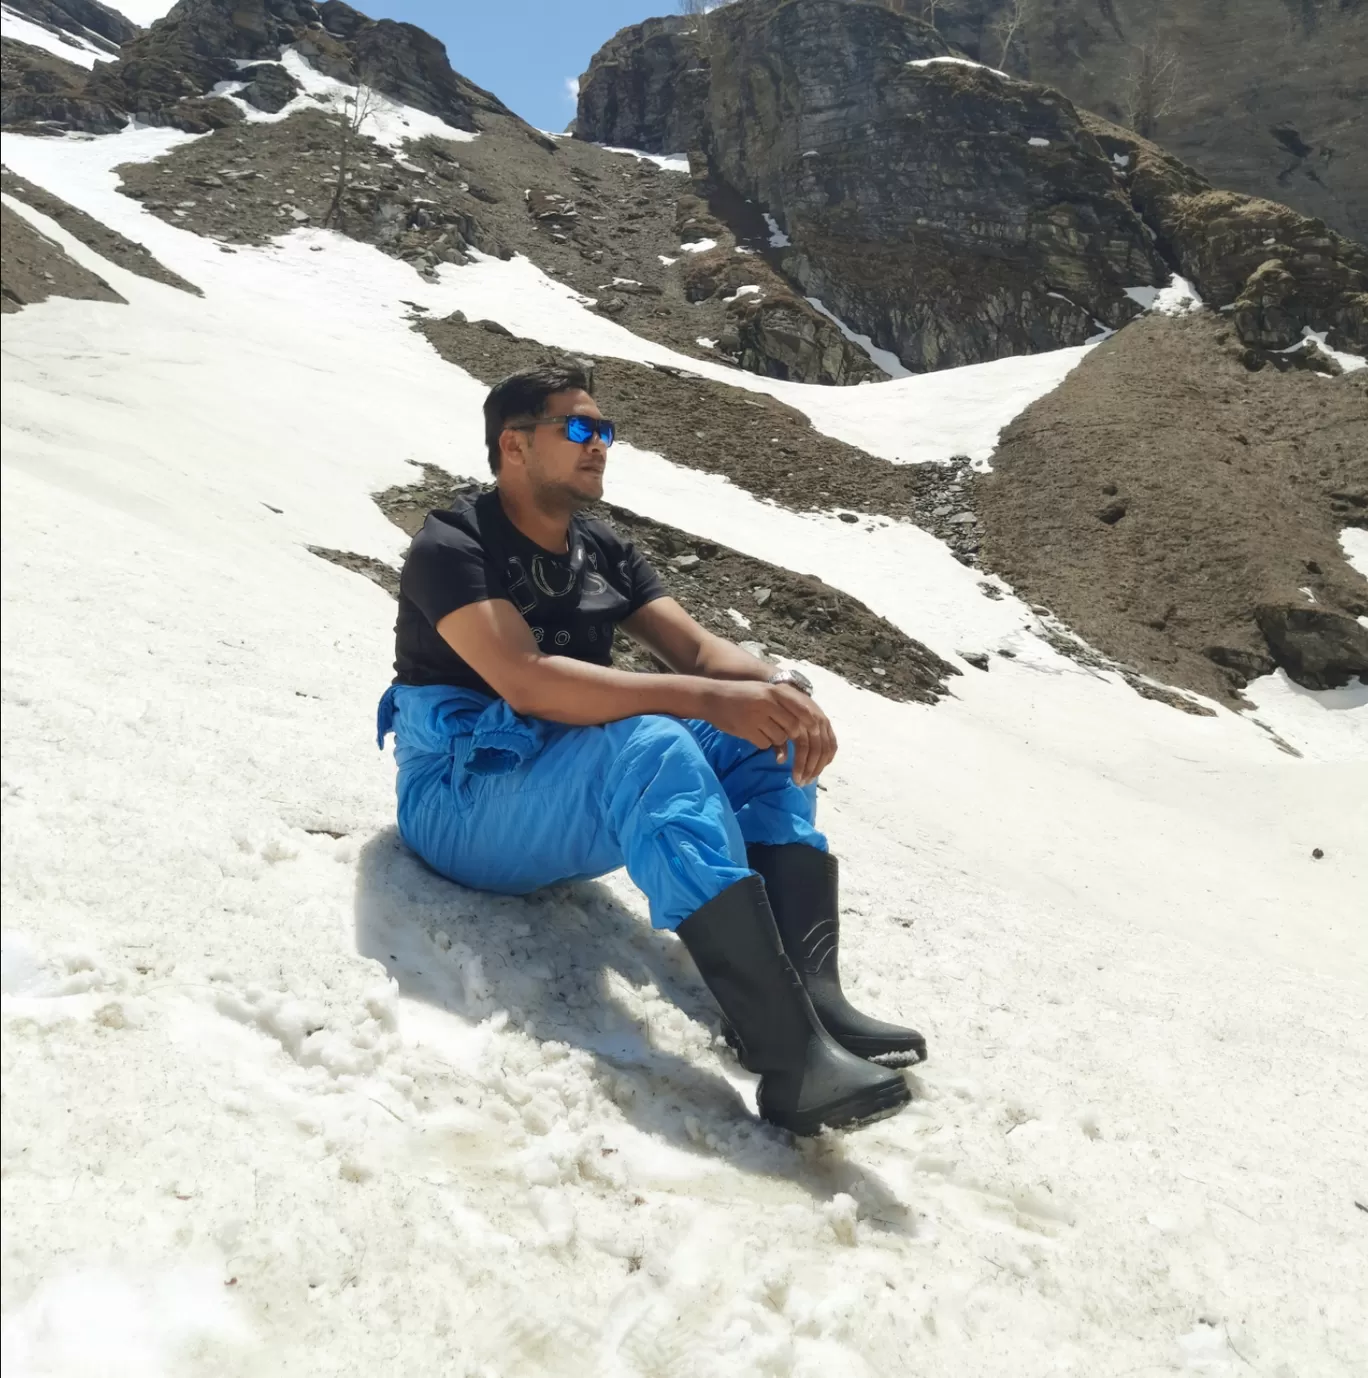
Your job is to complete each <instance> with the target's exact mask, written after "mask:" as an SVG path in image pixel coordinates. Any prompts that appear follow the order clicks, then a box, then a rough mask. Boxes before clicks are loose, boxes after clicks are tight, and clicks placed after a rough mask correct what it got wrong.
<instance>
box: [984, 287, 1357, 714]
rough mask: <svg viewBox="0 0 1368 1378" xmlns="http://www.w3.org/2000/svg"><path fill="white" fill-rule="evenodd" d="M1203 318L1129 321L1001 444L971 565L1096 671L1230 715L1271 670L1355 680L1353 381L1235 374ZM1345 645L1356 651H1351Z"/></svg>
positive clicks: (1322, 683)
mask: <svg viewBox="0 0 1368 1378" xmlns="http://www.w3.org/2000/svg"><path fill="white" fill-rule="evenodd" d="M1249 362H1250V355H1249V350H1248V348H1247V346H1245V345H1244V344H1242V343H1241V341H1240V340H1239V338H1238V336H1237V335H1236V334H1235V331H1234V329H1233V327H1232V324H1231V322H1230V321H1229V320H1228V319H1226V318H1225V317H1222V316H1220V315H1217V314H1215V313H1212V312H1206V311H1201V312H1195V313H1192V314H1190V315H1186V316H1178V317H1166V316H1161V315H1151V316H1147V317H1146V318H1145V319H1144V320H1141V321H1137V322H1136V323H1135V324H1133V325H1131V326H1129V327H1128V328H1127V329H1126V330H1124V331H1122V332H1121V333H1120V334H1118V335H1117V336H1115V337H1114V338H1113V339H1111V340H1108V341H1107V342H1106V343H1104V344H1102V345H1099V346H1098V348H1097V349H1096V350H1094V351H1093V352H1092V353H1090V354H1089V355H1088V357H1087V358H1086V359H1085V360H1084V361H1083V362H1082V363H1081V364H1080V365H1079V366H1078V368H1076V369H1075V370H1074V371H1073V372H1072V373H1071V374H1070V375H1069V376H1068V377H1067V378H1066V379H1065V380H1064V382H1063V383H1062V384H1061V385H1060V387H1059V388H1058V389H1057V390H1056V391H1055V392H1053V393H1051V394H1050V395H1049V396H1048V397H1044V398H1041V399H1040V400H1039V401H1038V402H1036V403H1034V404H1033V405H1032V406H1031V407H1029V408H1028V409H1027V410H1026V411H1025V412H1024V413H1023V414H1022V415H1021V416H1020V417H1018V418H1017V419H1016V420H1015V421H1013V422H1012V424H1011V425H1010V426H1008V427H1007V428H1006V429H1005V430H1004V431H1003V434H1002V438H1001V441H1000V443H999V446H998V449H997V452H996V454H995V455H994V456H993V472H992V473H991V474H989V475H988V476H987V477H986V478H983V479H981V480H978V481H977V482H976V483H975V485H974V490H973V499H974V506H975V509H976V511H977V513H978V515H979V517H980V519H981V520H982V523H983V530H984V538H983V543H982V550H981V560H982V562H983V564H984V565H985V566H986V567H987V568H989V569H992V570H994V571H995V572H997V573H999V574H1001V575H1002V576H1003V577H1004V578H1006V579H1007V580H1008V581H1009V582H1010V583H1011V584H1012V585H1013V587H1015V588H1016V589H1017V590H1018V591H1019V592H1020V593H1021V595H1022V596H1023V597H1024V598H1028V599H1030V600H1031V601H1032V602H1037V603H1040V604H1043V605H1044V606H1047V607H1049V608H1050V609H1052V610H1053V611H1054V612H1055V614H1056V615H1057V616H1058V617H1060V618H1061V619H1063V621H1064V622H1065V623H1067V625H1068V626H1069V627H1071V628H1073V629H1074V630H1075V631H1076V632H1078V633H1079V634H1080V635H1082V636H1083V637H1085V638H1086V639H1087V641H1088V642H1089V643H1090V644H1091V645H1093V646H1096V647H1097V648H1098V649H1099V650H1101V651H1104V652H1105V653H1106V654H1108V655H1109V656H1113V657H1115V658H1116V659H1118V660H1121V661H1125V662H1126V663H1128V664H1131V665H1134V666H1137V667H1139V668H1140V669H1142V670H1144V671H1145V672H1146V673H1147V674H1149V675H1151V676H1153V677H1154V678H1155V679H1157V680H1160V681H1162V682H1163V683H1166V684H1175V685H1180V686H1182V687H1184V688H1187V689H1191V690H1196V691H1198V692H1200V693H1203V694H1207V695H1209V696H1210V697H1212V698H1215V699H1218V700H1224V701H1225V702H1227V703H1229V704H1231V705H1232V706H1239V704H1240V703H1241V700H1240V697H1239V693H1238V691H1239V690H1240V689H1241V688H1243V687H1244V685H1245V684H1246V683H1248V681H1249V680H1251V679H1253V678H1255V677H1257V676H1259V675H1263V674H1267V673H1269V672H1270V671H1272V670H1273V669H1275V668H1276V667H1278V666H1281V667H1282V668H1284V669H1285V670H1286V671H1287V673H1288V674H1289V675H1290V676H1291V677H1292V678H1293V679H1295V680H1296V681H1297V682H1298V683H1301V684H1304V685H1306V686H1307V687H1309V688H1326V687H1330V686H1332V685H1334V684H1337V683H1338V684H1343V683H1344V682H1345V677H1346V676H1347V675H1348V674H1349V673H1363V670H1362V668H1360V669H1357V670H1356V669H1354V666H1355V665H1358V666H1360V667H1361V666H1362V660H1361V659H1358V660H1356V659H1355V657H1356V656H1360V657H1361V655H1362V650H1363V645H1364V638H1365V637H1366V636H1368V633H1365V632H1364V631H1363V629H1362V628H1360V627H1358V625H1357V623H1356V622H1355V620H1354V619H1355V618H1358V617H1362V616H1365V615H1368V581H1365V580H1364V578H1363V576H1362V575H1361V574H1359V573H1357V572H1356V571H1355V570H1354V569H1353V568H1352V567H1351V566H1350V565H1349V563H1348V561H1347V560H1346V559H1345V556H1344V551H1343V549H1342V548H1341V545H1340V541H1339V536H1340V532H1341V531H1342V529H1343V528H1344V527H1345V526H1346V525H1350V524H1353V525H1358V526H1364V525H1366V524H1368V459H1366V458H1365V456H1368V369H1359V370H1357V371H1356V372H1352V373H1345V374H1343V375H1342V376H1339V377H1333V378H1327V377H1325V376H1323V375H1319V376H1318V375H1317V374H1315V373H1314V372H1311V371H1309V370H1306V369H1296V370H1289V371H1287V372H1279V371H1278V370H1276V369H1273V368H1270V367H1264V368H1261V369H1259V370H1258V371H1251V370H1250V367H1249ZM1355 648H1357V650H1356V649H1355Z"/></svg>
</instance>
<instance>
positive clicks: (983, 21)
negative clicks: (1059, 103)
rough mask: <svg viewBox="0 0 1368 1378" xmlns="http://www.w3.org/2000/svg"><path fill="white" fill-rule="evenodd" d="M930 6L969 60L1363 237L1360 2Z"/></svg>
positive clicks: (1365, 176)
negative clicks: (1045, 89)
mask: <svg viewBox="0 0 1368 1378" xmlns="http://www.w3.org/2000/svg"><path fill="white" fill-rule="evenodd" d="M900 2H901V4H902V7H903V8H904V9H905V10H906V11H907V12H908V13H909V14H914V15H924V14H925V13H927V12H928V9H929V6H928V4H927V3H926V0H900ZM935 12H936V23H937V27H938V28H939V29H940V31H941V33H942V34H943V35H944V36H945V37H946V38H947V39H948V40H949V42H951V43H953V44H955V45H956V46H957V47H960V48H962V49H963V50H964V51H965V52H967V53H969V54H970V55H971V56H973V57H978V58H980V59H981V60H982V61H984V62H988V63H990V64H992V65H993V66H997V67H1003V68H1005V69H1006V70H1007V71H1009V72H1012V73H1014V74H1016V75H1019V76H1023V77H1028V78H1030V79H1031V80H1032V81H1039V82H1044V83H1046V84H1047V85H1050V86H1054V87H1057V88H1058V89H1059V90H1061V91H1063V92H1064V94H1065V95H1067V96H1068V97H1069V98H1070V99H1071V100H1073V101H1074V102H1076V103H1077V104H1078V105H1080V106H1083V107H1085V108H1087V109H1089V110H1095V111H1097V112H1098V113H1099V114H1101V115H1102V116H1104V117H1105V118H1106V119H1108V120H1111V121H1112V122H1114V123H1118V124H1123V125H1128V126H1132V127H1133V128H1134V129H1135V130H1136V131H1137V132H1138V133H1140V134H1142V135H1147V136H1149V137H1151V138H1155V139H1158V140H1159V141H1160V142H1161V143H1162V144H1163V145H1164V146H1165V147H1166V148H1168V149H1169V150H1171V151H1172V152H1173V153H1175V154H1177V155H1178V156H1179V157H1180V158H1182V159H1183V161H1184V162H1186V163H1189V164H1190V165H1191V166H1192V167H1194V168H1196V169H1197V170H1198V171H1199V172H1200V173H1201V174H1202V175H1203V176H1205V177H1208V178H1210V179H1211V181H1212V182H1214V183H1215V184H1216V185H1217V186H1222V187H1229V188H1230V189H1231V190H1232V191H1239V192H1244V193H1245V194H1246V195H1249V196H1261V197H1266V198H1269V199H1271V200H1274V201H1279V202H1282V203H1284V204H1286V205H1288V206H1291V207H1292V208H1293V209H1294V210H1297V211H1300V212H1301V213H1302V214H1303V215H1308V216H1312V217H1315V218H1319V219H1321V220H1324V221H1325V222H1326V223H1327V224H1328V225H1330V226H1331V228H1333V229H1336V230H1338V231H1339V232H1340V233H1341V234H1346V235H1348V236H1350V237H1351V238H1353V239H1357V240H1358V241H1360V242H1361V243H1362V242H1368V120H1365V118H1364V111H1365V109H1368V0H1239V3H1238V4H1232V3H1231V0H1024V3H1023V2H1022V0H938V3H937V5H936V10H935ZM1014 14H1017V15H1019V23H1018V24H1017V25H1016V27H1015V29H1013V27H1012V24H1011V20H1012V16H1013V15H1014Z"/></svg>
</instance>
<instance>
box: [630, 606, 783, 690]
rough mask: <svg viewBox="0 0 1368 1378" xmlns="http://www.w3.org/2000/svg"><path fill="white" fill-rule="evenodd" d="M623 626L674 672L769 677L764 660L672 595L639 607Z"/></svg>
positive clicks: (769, 669) (717, 676)
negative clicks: (719, 632) (716, 630)
mask: <svg viewBox="0 0 1368 1378" xmlns="http://www.w3.org/2000/svg"><path fill="white" fill-rule="evenodd" d="M622 629H623V631H625V632H626V633H627V634H628V635H629V636H630V637H631V638H632V640H633V641H639V642H640V643H641V644H642V645H643V646H645V647H646V649H647V650H648V651H650V652H651V653H652V654H653V655H655V656H658V657H659V658H660V659H661V660H663V661H664V662H665V664H666V665H668V666H669V667H670V669H671V670H673V671H674V672H675V673H676V674H680V675H700V676H702V677H703V678H704V679H739V680H748V679H749V680H762V681H768V680H769V678H770V676H771V675H772V674H773V673H774V666H773V665H770V664H769V663H768V662H767V661H763V660H761V659H760V658H759V657H758V656H753V655H751V653H750V652H749V651H743V650H742V649H741V647H740V646H738V645H737V644H736V643H735V642H734V641H728V640H727V638H726V637H724V636H716V635H714V633H712V632H710V631H708V629H707V628H706V627H703V626H700V625H699V624H698V623H697V622H696V621H694V619H693V618H692V617H690V616H689V614H688V613H687V612H685V611H684V609H683V608H682V607H680V606H679V604H678V603H677V602H676V601H675V600H674V599H673V598H656V599H654V600H652V601H651V602H649V603H647V604H646V606H645V607H643V608H638V609H637V610H636V612H634V613H633V614H632V615H631V616H630V617H629V618H627V620H626V621H625V622H623V624H622Z"/></svg>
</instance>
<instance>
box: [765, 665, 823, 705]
mask: <svg viewBox="0 0 1368 1378" xmlns="http://www.w3.org/2000/svg"><path fill="white" fill-rule="evenodd" d="M769 682H770V683H771V684H791V685H792V686H793V687H794V688H795V689H798V690H801V691H802V692H803V693H804V694H806V695H807V696H808V698H811V697H812V681H811V680H810V679H809V678H808V677H807V676H806V675H805V674H804V673H803V672H802V671H801V670H776V671H775V672H774V673H773V674H772V675H771V676H770V677H769Z"/></svg>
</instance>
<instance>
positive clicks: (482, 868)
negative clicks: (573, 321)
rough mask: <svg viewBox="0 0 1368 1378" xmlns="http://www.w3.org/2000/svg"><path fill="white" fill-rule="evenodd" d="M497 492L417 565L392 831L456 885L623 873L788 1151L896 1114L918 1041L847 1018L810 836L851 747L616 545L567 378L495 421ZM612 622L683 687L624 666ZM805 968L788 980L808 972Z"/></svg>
mask: <svg viewBox="0 0 1368 1378" xmlns="http://www.w3.org/2000/svg"><path fill="white" fill-rule="evenodd" d="M484 417H485V441H486V443H487V445H488V447H489V465H490V468H491V469H492V470H493V471H494V475H495V478H496V480H497V487H496V488H495V489H494V490H493V491H492V492H487V493H484V494H482V495H481V496H479V497H477V498H476V499H475V500H474V501H464V500H463V501H461V502H460V503H458V504H457V505H456V506H455V507H453V508H452V509H451V510H450V511H444V512H433V513H431V514H430V515H429V517H428V518H427V522H426V524H425V525H424V526H423V529H422V530H421V531H420V532H419V533H418V535H417V536H416V537H415V539H414V541H413V545H412V547H411V548H410V550H409V553H408V558H407V559H406V560H405V562H404V569H403V575H402V578H401V581H400V594H399V619H398V624H397V627H396V632H395V640H396V653H395V668H396V670H397V674H396V676H395V682H394V684H393V685H392V686H391V687H390V689H389V690H388V691H387V693H386V694H385V696H384V699H383V700H382V701H381V705H380V714H379V740H380V742H381V744H382V745H383V743H384V738H385V735H386V734H387V733H388V732H390V731H393V732H394V738H395V760H396V762H397V764H398V768H399V778H398V795H399V830H400V832H401V834H402V835H403V838H404V841H405V842H407V843H408V845H409V846H410V847H412V848H413V850H414V851H415V852H417V853H418V855H419V856H421V857H422V858H423V860H424V861H426V862H427V863H428V865H430V866H432V867H433V868H434V869H435V870H437V871H440V872H441V873H442V874H443V875H446V876H449V877H450V878H451V879H452V880H455V881H458V882H460V883H461V884H462V885H468V886H472V887H474V888H476V889H480V890H493V891H498V892H500V893H503V894H519V895H520V894H527V893H529V892H530V891H532V890H536V889H538V888H539V887H541V886H544V885H550V884H552V883H553V882H555V881H564V880H572V879H585V878H589V877H593V876H601V875H603V874H605V873H606V872H608V871H612V870H615V869H616V868H617V867H619V866H626V868H627V871H628V874H629V875H630V876H631V877H632V879H633V880H634V881H635V882H636V884H637V885H638V886H640V887H641V889H642V890H643V891H644V892H645V894H646V897H647V899H648V900H649V901H650V908H651V921H652V923H653V924H654V925H655V926H656V927H658V928H670V929H673V930H674V931H675V932H676V933H678V934H679V936H680V938H682V939H683V941H684V944H685V946H686V947H687V948H688V949H689V952H690V953H691V955H692V956H693V958H694V961H695V962H696V964H697V966H698V970H699V973H700V975H701V976H702V977H703V980H704V981H705V982H706V983H707V985H708V988H709V989H710V990H711V991H712V993H713V995H714V996H715V997H716V999H717V1003H718V1004H719V1005H720V1006H721V1007H722V1012H723V1014H724V1016H725V1018H726V1021H727V1024H728V1025H729V1026H730V1027H729V1030H728V1032H729V1037H730V1038H731V1040H732V1042H733V1043H734V1045H735V1046H736V1047H737V1048H738V1052H739V1054H740V1057H741V1061H742V1063H743V1064H744V1065H745V1066H746V1067H747V1068H749V1069H750V1070H751V1071H754V1072H758V1073H759V1074H760V1077H761V1081H760V1089H759V1106H760V1112H761V1114H762V1115H764V1116H765V1118H767V1119H769V1120H771V1121H773V1122H774V1123H775V1124H779V1125H782V1126H784V1127H786V1128H788V1129H790V1130H792V1131H793V1132H795V1133H798V1134H815V1133H817V1132H818V1130H820V1129H821V1128H822V1127H823V1126H830V1127H838V1126H841V1125H851V1124H857V1123H860V1122H862V1121H865V1120H869V1119H875V1118H878V1117H880V1116H883V1115H887V1114H891V1113H893V1112H894V1111H896V1110H897V1109H898V1108H900V1107H901V1106H902V1105H903V1104H905V1103H906V1101H907V1100H908V1091H907V1086H906V1084H905V1083H904V1081H903V1079H902V1078H901V1076H899V1075H898V1073H897V1072H896V1071H892V1070H890V1069H888V1068H886V1067H882V1066H879V1065H877V1064H875V1063H873V1062H870V1061H866V1060H864V1059H866V1058H874V1057H879V1056H887V1055H890V1054H892V1055H897V1056H899V1057H901V1058H903V1059H920V1058H923V1057H924V1056H925V1052H926V1045H925V1043H924V1041H923V1040H922V1037H921V1035H920V1034H918V1033H917V1032H915V1031H914V1030H912V1029H904V1028H899V1027H897V1026H895V1025H892V1024H885V1023H882V1022H880V1021H878V1020H875V1019H871V1018H868V1017H867V1016H865V1015H863V1014H860V1013H859V1012H858V1011H856V1010H855V1009H853V1008H852V1007H851V1005H850V1004H849V1003H848V1001H847V1000H846V998H845V996H844V995H843V994H842V991H841V984H840V979H839V976H838V972H837V958H836V948H837V930H838V922H839V913H838V903H837V864H836V860H835V858H834V857H832V856H831V855H830V854H829V853H828V852H827V844H826V839H825V838H824V837H823V836H822V834H821V833H819V832H818V831H817V830H816V829H815V828H814V826H813V819H814V814H815V806H816V788H817V786H816V781H817V777H818V775H819V774H820V772H821V771H822V770H823V769H824V768H825V767H826V766H827V765H828V764H829V763H830V761H831V759H832V757H833V756H834V755H835V754H836V738H835V734H834V733H833V731H832V728H831V723H830V722H829V721H828V719H827V717H826V715H825V714H824V713H823V712H822V710H821V709H820V708H819V707H818V706H817V705H816V704H815V703H814V702H813V700H812V698H811V685H810V684H809V683H808V681H807V680H806V679H805V678H804V677H803V676H802V675H800V674H798V673H796V672H795V671H792V670H779V671H778V672H776V671H775V669H774V667H773V666H772V665H767V664H766V663H765V662H764V661H761V660H759V659H757V658H756V657H754V656H752V655H749V654H747V653H746V652H745V651H743V650H742V649H741V648H740V647H738V646H736V645H733V644H732V643H731V642H729V641H726V640H724V639H722V638H721V637H718V636H714V635H713V634H712V633H711V632H708V631H705V630H704V629H703V628H702V627H701V626H699V624H698V623H697V622H695V621H694V619H693V618H692V617H690V616H689V614H688V613H686V612H685V611H684V609H683V608H682V607H680V605H679V604H678V603H677V602H675V600H674V599H673V598H670V597H669V596H668V594H667V593H666V591H665V589H664V587H663V586H662V585H661V582H660V579H659V578H658V577H657V575H656V572H655V571H654V570H653V569H652V568H651V566H650V565H649V564H648V563H647V562H646V561H645V560H644V559H643V558H642V557H641V555H640V554H638V552H637V551H636V549H635V548H634V547H633V546H632V544H631V543H630V542H628V541H624V540H623V539H622V538H621V537H620V536H619V535H618V534H617V533H616V532H615V531H614V530H613V529H612V528H611V527H610V526H608V525H606V524H605V523H603V522H599V521H595V520H592V519H590V518H587V517H584V516H582V515H580V513H581V511H582V509H584V508H585V507H587V506H588V505H589V504H591V503H593V502H596V501H597V500H598V499H599V498H600V497H602V495H603V473H604V467H605V465H606V464H607V462H608V448H609V446H610V445H612V443H613V431H614V428H613V423H612V422H611V421H607V420H605V419H604V418H603V416H602V415H601V414H600V412H599V409H598V407H597V406H596V405H595V403H594V399H593V398H592V397H591V396H590V395H589V384H588V379H587V378H586V376H585V374H584V373H583V372H582V371H580V370H579V369H578V368H574V367H561V366H543V367H540V368H535V369H526V370H524V371H522V372H520V373H515V374H512V375H511V376H509V377H507V378H505V379H504V380H503V381H502V382H501V383H499V384H497V385H496V386H495V387H494V388H492V389H491V390H490V392H489V396H488V397H487V399H486V400H485V404H484ZM619 626H621V627H622V628H623V629H624V630H625V631H626V632H627V633H628V634H629V635H630V636H632V637H633V638H635V639H636V640H637V641H639V642H640V643H641V644H642V645H644V646H645V647H646V648H647V649H649V650H650V651H651V652H653V653H654V654H655V655H656V656H657V657H659V659H660V660H662V661H663V662H664V663H665V664H666V665H668V666H669V667H670V668H671V670H672V671H673V672H674V673H672V674H658V675H657V674H635V673H631V672H629V671H624V670H615V669H613V668H612V645H613V633H614V631H615V629H616V628H617V627H619ZM795 968H796V971H795Z"/></svg>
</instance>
